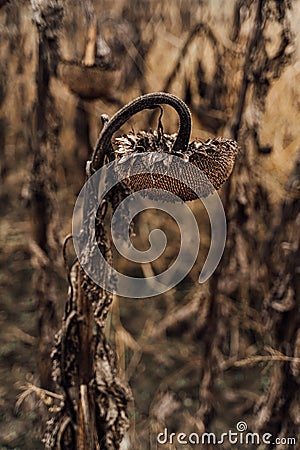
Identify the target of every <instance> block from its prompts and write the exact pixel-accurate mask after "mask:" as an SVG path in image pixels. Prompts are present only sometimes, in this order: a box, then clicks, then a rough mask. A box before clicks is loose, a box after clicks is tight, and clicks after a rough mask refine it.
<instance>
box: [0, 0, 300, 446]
mask: <svg viewBox="0 0 300 450" xmlns="http://www.w3.org/2000/svg"><path fill="white" fill-rule="evenodd" d="M299 23H300V1H299V0H283V1H280V2H278V1H273V0H231V1H228V2H222V1H220V0H172V1H171V0H168V1H165V2H162V1H158V0H152V1H151V0H140V1H137V0H132V1H129V0H127V1H126V0H116V1H115V2H111V1H108V0H85V1H83V0H82V1H78V2H71V1H69V0H66V1H65V2H63V1H62V0H31V1H27V0H26V1H25V0H0V36H1V40H0V52H1V66H0V144H1V146H0V149H1V150H0V151H1V159H0V176H1V184H0V187H1V190H0V205H1V222H0V242H1V253H0V288H1V289H0V292H1V297H0V323H1V328H0V339H1V340H0V343H1V347H0V350H1V351H0V355H1V364H0V381H1V383H0V417H1V421H0V450H9V449H11V450H12V449H14V450H39V449H43V448H46V449H48V450H51V449H61V450H71V449H74V450H88V449H89V450H99V449H101V450H117V449H121V450H127V449H132V450H140V449H142V450H144V449H145V450H146V449H149V450H154V449H155V450H156V449H162V450H163V449H181V448H188V449H189V448H190V449H194V448H195V449H198V448H199V449H213V448H220V449H222V448H224V449H228V450H229V449H231V448H249V449H257V448H259V449H260V450H264V449H265V450H266V449H276V450H282V449H286V448H290V449H298V448H299V449H300V434H299V433H300V308H299V306H300V270H299V267H300V207H299V205H300V202H299V195H300V88H299V86H300V40H299V36H300V28H299V27H300V25H299ZM151 92H168V93H171V94H174V95H176V96H177V97H179V98H180V99H182V100H183V101H184V102H185V103H186V105H187V106H188V107H189V109H190V112H191V115H192V133H191V140H195V139H196V138H199V139H201V141H206V140H209V139H213V138H216V137H219V138H223V139H232V140H235V141H237V142H238V144H239V147H240V150H239V154H238V157H237V159H236V162H235V165H234V169H233V172H232V174H231V175H230V177H229V178H228V180H227V181H226V182H225V183H224V185H223V186H222V187H221V189H220V190H219V195H220V198H221V200H222V203H223V206H224V210H225V214H226V220H227V240H226V245H225V250H224V253H223V256H222V259H221V261H220V263H219V265H218V267H217V269H216V270H215V272H214V273H213V275H212V276H211V277H210V278H209V279H208V280H207V281H206V282H205V283H203V284H199V283H198V276H199V273H200V271H201V267H202V266H203V263H204V261H205V259H206V257H207V254H208V251H209V246H210V240H211V231H210V223H209V218H208V215H207V213H206V211H205V208H204V207H203V205H202V203H201V201H200V200H199V199H198V200H194V201H192V202H188V206H189V207H190V209H191V211H192V212H193V214H194V215H195V217H196V220H197V223H198V226H199V230H200V234H201V246H200V251H199V254H198V256H197V261H196V263H195V264H194V266H193V267H192V269H191V270H190V271H189V273H188V274H187V275H186V276H185V277H184V278H183V280H182V281H181V282H180V283H178V284H177V285H176V286H174V287H173V288H172V289H170V290H167V291H166V292H164V293H162V294H160V295H157V296H154V297H149V298H139V299H135V298H129V297H123V296H117V295H115V294H114V295H108V294H107V293H105V292H104V291H103V290H102V289H100V288H99V287H97V286H95V285H93V284H92V283H91V282H89V281H88V280H87V278H86V276H85V275H84V274H83V271H82V270H81V269H80V267H79V265H78V263H76V262H75V263H74V258H75V252H74V248H73V245H72V239H71V238H70V237H69V238H68V239H67V240H65V237H66V236H70V233H71V232H72V214H73V208H74V205H75V202H76V198H77V196H78V194H79V192H80V190H81V188H82V186H83V184H84V183H85V180H86V162H87V161H89V160H91V158H92V154H93V149H94V147H95V144H96V142H97V139H98V136H99V132H100V131H101V128H102V126H103V123H104V122H105V120H106V119H105V118H104V119H102V123H101V115H103V114H108V116H109V117H111V116H113V115H114V114H115V113H116V112H117V111H118V110H120V108H122V107H123V106H124V105H125V104H127V103H128V102H130V101H131V100H133V99H135V98H136V97H138V96H140V95H144V94H147V93H151ZM160 108H161V109H160V110H161V112H160V114H159V109H158V108H155V109H152V110H147V109H145V110H143V111H141V112H140V113H139V114H137V115H135V116H134V117H131V118H130V120H128V121H127V122H126V124H124V125H122V127H120V129H118V130H117V133H116V134H115V137H117V138H120V136H122V135H123V134H124V133H127V135H130V133H131V136H133V137H134V139H135V136H136V135H137V133H138V132H139V131H142V130H147V131H150V130H154V134H153V136H155V133H157V134H158V135H159V133H166V134H167V133H168V134H172V133H175V132H176V131H177V128H178V118H177V116H176V114H175V112H174V111H173V110H172V109H171V108H170V106H163V107H160ZM162 112H163V115H162ZM103 120H104V122H103ZM104 126H105V125H104ZM151 136H152V134H151ZM132 139H133V138H132ZM170 139H171V140H170V142H173V141H172V139H173V140H174V139H175V138H170ZM123 140H124V142H125V143H126V145H127V144H128V142H129V141H126V139H124V138H123ZM118 142H119V145H121V144H120V142H123V141H122V140H120V139H119V140H118V139H117V140H116V144H115V146H116V145H117V144H118ZM209 142H211V141H209ZM213 142H215V141H213ZM222 142H223V141H222ZM199 145H200V144H199ZM207 145H209V144H207ZM112 203H113V201H112ZM116 203H117V201H116V200H115V204H113V206H116ZM108 214H111V210H109V211H108ZM101 220H102V219H101ZM101 220H100V225H99V224H98V225H99V230H98V243H99V241H100V242H101V243H102V244H103V249H104V253H105V257H106V259H107V261H109V262H111V259H112V260H113V263H112V264H113V265H114V267H116V268H117V269H118V271H120V272H121V273H124V274H126V275H128V276H134V277H150V276H152V275H153V274H159V273H162V272H164V271H165V270H166V269H168V267H170V266H171V265H172V263H173V262H174V260H175V259H176V256H177V254H178V251H179V247H180V235H179V232H178V227H177V226H176V224H175V222H174V220H173V219H172V218H171V217H170V216H169V215H168V214H166V213H164V212H161V211H153V210H152V209H149V210H147V211H145V212H143V213H141V214H139V215H138V216H137V218H136V220H135V222H134V233H133V234H132V236H131V240H132V243H133V245H134V246H136V248H138V249H139V250H147V248H148V247H149V241H148V237H149V233H150V232H151V231H152V230H154V229H157V228H158V229H161V230H162V231H164V233H165V234H166V236H167V241H168V242H167V246H166V249H165V251H164V252H163V254H162V255H161V256H160V257H159V258H157V259H155V260H154V261H152V262H151V263H147V264H139V263H136V262H133V261H128V260H126V259H125V258H123V257H121V256H120V255H119V254H118V252H117V251H116V249H115V248H113V249H112V251H111V249H110V248H109V246H106V243H107V242H108V240H109V238H107V236H108V235H107V234H106V232H105V230H106V229H108V227H109V217H106V218H105V219H104V217H103V220H102V221H101ZM185 239H187V238H185ZM188 239H190V237H189V238H188ZM191 242H192V240H191V241H190V244H189V245H190V246H191V245H192V244H191ZM98 298H100V300H101V301H100V303H97V302H98ZM86 299H88V300H89V301H86ZM101 302H102V303H101ZM74 305H75V306H74ZM95 305H96V306H97V305H98V306H97V307H96V310H95ZM97 308H98V309H97ZM229 430H232V432H235V433H237V432H238V433H237V435H238V439H240V441H239V442H233V441H232V440H230V439H231V438H230V439H229V434H230V433H229ZM247 432H249V433H250V434H251V436H252V438H253V440H252V441H251V440H250V441H249V442H246V441H245V440H244V441H242V440H241V439H242V437H244V439H245V436H246V433H247ZM205 433H207V435H206V437H205V440H204V441H201V437H202V436H203V435H204V434H205ZM222 433H227V436H225V438H224V439H220V436H222ZM250 434H249V436H250ZM159 436H160V438H158V437H159ZM262 436H265V437H266V436H269V437H268V438H265V439H262ZM254 437H255V439H254ZM197 439H199V440H198V441H197ZM214 439H216V440H214Z"/></svg>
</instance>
